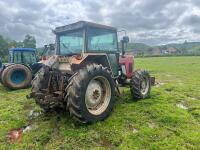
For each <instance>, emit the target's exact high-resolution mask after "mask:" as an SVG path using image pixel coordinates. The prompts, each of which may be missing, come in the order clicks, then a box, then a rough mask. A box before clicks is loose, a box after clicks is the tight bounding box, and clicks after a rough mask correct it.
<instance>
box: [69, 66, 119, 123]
mask: <svg viewBox="0 0 200 150" xmlns="http://www.w3.org/2000/svg"><path fill="white" fill-rule="evenodd" d="M66 91H67V95H66V96H67V100H68V101H67V109H68V110H69V112H70V115H71V116H72V117H73V118H74V119H75V120H76V121H78V122H81V123H94V122H97V121H101V120H104V119H106V118H107V117H108V116H109V115H110V113H111V111H112V109H113V106H114V103H115V83H114V80H113V78H112V77H111V73H110V72H109V71H108V69H106V68H105V67H103V66H102V65H97V64H89V65H87V66H86V67H85V68H83V69H80V70H79V71H78V72H77V74H76V75H75V76H74V77H73V78H72V79H71V80H70V83H69V86H68V87H67V88H66Z"/></svg>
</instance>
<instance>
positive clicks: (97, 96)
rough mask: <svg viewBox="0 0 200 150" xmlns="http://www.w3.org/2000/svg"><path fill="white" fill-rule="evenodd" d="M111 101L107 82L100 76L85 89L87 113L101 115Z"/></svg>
mask: <svg viewBox="0 0 200 150" xmlns="http://www.w3.org/2000/svg"><path fill="white" fill-rule="evenodd" d="M110 99H111V87H110V84H109V81H108V80H107V79H106V78H105V77H102V76H97V77H95V78H93V79H92V80H91V81H90V82H89V84H88V87H87V89H86V93H85V103H86V107H87V109H88V111H89V112H90V113H92V114H93V115H99V114H101V113H103V112H104V111H105V110H106V108H107V107H108V105H109V102H110Z"/></svg>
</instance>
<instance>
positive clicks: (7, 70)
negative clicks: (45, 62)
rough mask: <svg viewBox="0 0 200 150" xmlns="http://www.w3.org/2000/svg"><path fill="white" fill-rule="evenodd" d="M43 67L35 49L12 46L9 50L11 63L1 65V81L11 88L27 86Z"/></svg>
mask: <svg viewBox="0 0 200 150" xmlns="http://www.w3.org/2000/svg"><path fill="white" fill-rule="evenodd" d="M41 67H42V64H41V63H38V62H37V58H36V54H35V49H33V48H12V49H10V50H9V63H6V64H2V65H1V68H0V81H1V83H2V84H3V85H4V86H6V87H8V88H10V89H22V88H26V87H27V86H29V85H31V80H32V79H33V77H34V75H35V74H36V73H37V71H38V70H39V69H40V68H41Z"/></svg>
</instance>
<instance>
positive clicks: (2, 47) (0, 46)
mask: <svg viewBox="0 0 200 150" xmlns="http://www.w3.org/2000/svg"><path fill="white" fill-rule="evenodd" d="M7 55H8V42H7V41H6V40H5V39H4V38H3V36H1V35H0V57H1V58H2V59H3V60H5V57H6V56H7Z"/></svg>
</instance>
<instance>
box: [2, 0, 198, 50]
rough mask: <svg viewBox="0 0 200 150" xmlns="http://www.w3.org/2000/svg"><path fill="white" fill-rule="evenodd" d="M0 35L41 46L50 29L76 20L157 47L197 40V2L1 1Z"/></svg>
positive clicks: (188, 0) (100, 0) (132, 0)
mask: <svg viewBox="0 0 200 150" xmlns="http://www.w3.org/2000/svg"><path fill="white" fill-rule="evenodd" d="M0 8H1V11H0V34H2V35H4V36H7V37H10V38H12V39H15V40H18V41H19V40H22V39H23V38H24V35H25V34H27V33H29V34H32V35H34V36H35V37H36V40H37V45H38V46H41V45H44V44H47V43H49V42H52V41H54V35H53V34H52V32H51V30H52V29H54V28H55V27H56V26H60V25H66V24H69V23H73V22H76V21H79V20H87V21H94V22H97V23H102V24H107V25H112V26H114V27H117V28H118V29H126V30H127V33H128V35H129V37H130V38H131V41H134V42H144V43H146V44H149V45H158V44H166V43H174V42H184V41H185V40H187V41H200V0H104V1H102V0H1V1H0Z"/></svg>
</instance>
